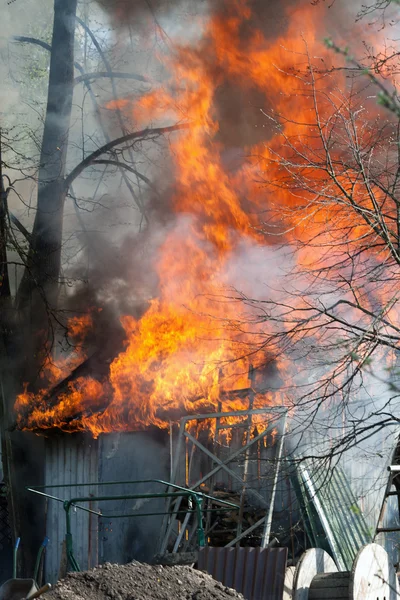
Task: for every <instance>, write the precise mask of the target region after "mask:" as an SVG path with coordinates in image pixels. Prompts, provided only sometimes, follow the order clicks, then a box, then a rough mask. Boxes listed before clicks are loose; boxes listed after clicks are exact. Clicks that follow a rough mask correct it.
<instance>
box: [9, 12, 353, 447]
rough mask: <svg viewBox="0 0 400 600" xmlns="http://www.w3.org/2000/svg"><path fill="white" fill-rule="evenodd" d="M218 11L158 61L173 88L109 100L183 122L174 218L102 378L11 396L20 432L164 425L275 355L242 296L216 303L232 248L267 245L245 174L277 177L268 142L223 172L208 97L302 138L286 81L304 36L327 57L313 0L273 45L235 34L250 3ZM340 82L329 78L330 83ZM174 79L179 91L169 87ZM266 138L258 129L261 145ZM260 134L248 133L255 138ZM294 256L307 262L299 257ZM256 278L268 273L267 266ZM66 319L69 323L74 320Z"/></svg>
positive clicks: (238, 384) (257, 199)
mask: <svg viewBox="0 0 400 600" xmlns="http://www.w3.org/2000/svg"><path fill="white" fill-rule="evenodd" d="M228 6H229V9H228V8H227V14H224V15H222V13H221V14H217V15H216V16H214V17H213V18H211V19H210V20H209V22H208V23H206V24H205V25H204V33H203V37H202V39H201V40H200V42H197V43H196V47H191V46H190V45H188V44H186V45H181V46H178V47H175V48H174V54H173V56H169V57H168V59H167V61H168V66H169V69H170V72H171V85H167V86H165V87H163V88H159V89H156V90H155V91H154V92H152V93H150V94H148V95H146V96H144V97H143V98H142V99H141V100H140V101H139V102H136V103H135V104H132V103H131V101H129V100H126V99H123V100H121V101H118V102H115V101H113V102H112V103H110V104H109V108H117V107H118V108H119V109H120V110H122V111H124V112H125V113H126V114H127V115H129V116H131V118H132V121H133V122H135V124H136V125H138V126H139V125H143V124H144V125H147V124H148V123H149V122H154V121H156V120H157V119H160V120H163V122H165V121H166V120H168V119H169V120H174V121H176V120H185V121H188V122H189V123H190V125H191V126H190V128H189V129H187V130H184V131H182V132H181V133H179V135H176V136H175V137H173V138H171V140H170V149H171V152H170V155H171V160H172V161H173V167H174V186H173V193H172V197H171V199H170V202H171V204H172V207H173V211H174V213H175V215H176V216H177V219H176V222H175V225H174V226H173V227H172V228H171V229H170V230H169V231H168V233H167V234H166V235H165V239H164V242H163V244H162V246H161V248H160V249H159V252H158V259H157V261H156V264H155V269H156V271H157V274H158V276H159V279H160V294H159V297H158V298H157V299H154V300H152V302H151V303H150V307H149V308H148V310H147V312H146V313H145V314H144V316H143V317H142V318H141V319H140V320H135V319H134V318H132V317H129V316H125V317H123V318H122V325H123V327H124V330H125V334H126V347H125V349H124V350H123V352H121V353H120V354H119V355H118V356H117V357H116V358H115V360H114V361H113V362H112V364H111V365H110V370H109V378H108V380H107V381H105V382H101V383H100V382H98V381H95V380H94V379H92V378H86V379H83V378H78V379H76V380H73V381H70V382H69V383H68V386H67V389H64V391H63V392H62V393H60V394H59V395H58V397H57V399H56V401H55V404H54V405H52V403H51V402H50V401H49V400H48V399H46V397H45V396H46V393H45V392H44V391H42V392H41V393H40V394H36V395H33V394H31V393H29V392H27V391H25V392H24V394H21V395H20V396H19V398H18V400H17V404H16V409H17V412H18V414H19V423H20V426H21V427H22V428H29V429H44V428H48V427H54V426H57V427H60V428H62V429H65V430H66V431H75V430H88V431H91V432H92V433H93V435H95V436H97V435H99V434H100V433H101V432H107V431H113V430H114V431H115V430H122V431H123V430H134V429H140V428H143V427H146V426H149V425H156V426H157V427H166V424H167V423H168V419H169V418H170V417H171V415H177V414H183V413H187V412H194V411H196V410H201V408H202V407H212V408H215V407H216V406H217V404H218V401H219V400H220V398H221V389H231V390H235V389H240V388H246V387H249V386H251V382H250V383H249V381H248V369H249V364H250V363H251V364H253V365H254V366H255V367H257V366H258V365H261V364H263V363H264V362H265V361H266V360H267V359H268V357H269V356H270V355H271V354H272V355H273V353H274V349H273V348H268V350H267V351H264V350H261V351H258V352H255V349H256V348H259V344H260V342H262V340H263V339H264V337H263V336H264V335H265V333H266V332H267V331H268V324H267V323H262V322H260V323H257V324H255V325H254V326H253V327H252V328H251V330H250V328H248V327H244V326H243V327H241V326H240V323H244V322H246V320H247V317H248V315H247V313H246V308H245V307H244V305H243V304H242V303H240V302H228V301H224V296H226V295H227V292H226V288H225V287H224V286H226V285H229V283H230V282H229V278H228V277H227V271H228V269H229V261H230V259H231V258H232V255H233V254H234V252H235V250H236V249H237V248H238V247H239V245H240V243H242V241H243V239H248V240H251V244H253V245H254V246H259V247H261V246H262V245H263V244H265V239H264V238H263V237H262V235H261V234H260V232H259V227H258V225H259V219H258V217H257V216H256V215H257V213H259V212H260V211H263V210H264V209H265V207H266V204H267V203H268V199H266V197H265V194H264V193H263V191H262V190H261V189H260V186H259V185H257V184H254V183H252V180H253V179H254V177H253V175H255V173H257V172H258V169H259V161H260V159H261V160H262V161H267V162H268V161H269V166H268V168H269V175H270V179H271V178H273V175H274V172H276V173H275V174H276V177H279V176H280V170H279V166H277V165H274V163H273V161H272V157H273V153H272V151H271V148H272V149H273V148H274V138H272V139H270V140H269V149H267V148H266V147H265V144H264V143H257V144H254V145H252V146H249V147H247V148H246V153H247V155H248V156H249V158H248V159H247V160H246V161H245V162H244V164H243V165H242V166H241V167H240V168H238V169H236V172H234V173H230V172H229V171H228V170H227V168H226V165H225V163H224V160H223V156H222V154H223V152H222V151H223V149H224V146H223V142H222V141H221V139H220V134H221V127H220V121H219V115H218V111H217V105H216V95H217V92H218V89H219V87H220V86H222V85H224V83H225V82H227V81H229V82H230V83H233V84H234V86H237V89H238V90H239V91H240V93H241V92H242V91H244V92H246V90H256V91H257V92H258V93H259V94H261V95H262V96H263V97H264V102H265V106H269V107H271V106H272V107H273V108H274V110H275V111H280V110H286V111H288V110H289V111H290V115H291V120H290V122H289V121H288V122H286V123H285V124H284V125H283V128H284V131H285V134H286V135H287V136H290V135H296V136H297V138H298V139H301V136H302V135H303V133H304V136H306V135H308V128H306V127H305V126H304V125H302V123H303V124H304V123H307V122H309V118H310V116H311V114H312V111H313V98H312V94H310V93H305V92H304V85H306V84H305V83H304V81H302V80H301V77H296V69H297V68H299V69H300V68H304V63H305V62H306V61H307V56H306V54H305V52H306V51H305V47H306V46H305V40H306V42H307V45H308V46H307V47H308V49H309V52H315V53H317V52H318V53H319V55H320V56H321V57H322V58H323V60H324V68H325V69H326V68H329V66H330V64H331V54H330V53H329V51H328V50H327V49H325V48H324V47H323V45H322V44H320V43H319V42H318V41H316V40H317V38H318V37H319V36H318V35H317V34H316V31H318V23H317V22H316V14H315V9H314V8H313V7H312V6H308V7H304V6H303V7H302V9H301V11H300V10H298V11H292V12H291V14H290V15H289V17H290V22H289V26H288V28H287V31H286V33H285V35H284V36H281V37H279V38H278V39H274V40H272V41H271V40H268V39H266V38H265V37H264V36H263V34H262V32H261V31H253V34H252V36H251V37H250V38H249V37H248V36H247V37H246V39H245V40H243V39H242V38H241V31H242V29H243V25H245V24H246V22H248V21H249V19H250V18H251V17H252V14H251V10H250V8H249V6H248V4H247V3H246V2H245V1H243V0H229V3H228V4H227V7H228ZM303 31H305V34H304V36H305V37H304V39H303V34H302V33H301V32H303ZM342 77H343V75H342V74H340V73H339V74H337V75H335V83H336V84H337V83H338V82H340V81H341V78H342ZM176 82H179V86H178V87H177V86H176V85H173V84H174V83H176ZM294 83H295V85H297V86H298V88H297V89H296V88H294V87H293V86H294ZM317 85H321V86H325V87H329V81H328V80H326V79H325V80H324V79H323V78H322V77H321V79H320V81H319V82H318V84H317ZM171 90H172V91H171ZM239 91H238V93H239ZM271 135H272V134H271V132H270V131H267V130H266V131H265V135H264V140H267V139H268V137H270V136H271ZM262 137H263V136H261V138H260V136H259V135H258V137H257V140H258V142H259V140H260V139H262ZM276 143H277V144H278V143H279V142H278V141H277V142H276ZM256 157H257V158H256ZM277 195H278V196H279V197H278V199H277V201H278V202H279V203H282V206H283V207H285V206H291V205H292V204H293V203H294V202H295V199H293V196H292V195H291V194H290V193H289V192H288V193H285V192H284V190H282V189H280V191H279V192H278V194H277ZM355 235H359V232H358V233H355ZM301 260H303V262H304V264H306V262H307V256H306V255H304V257H303V259H301ZM264 276H265V278H266V279H267V278H268V273H267V272H265V273H264ZM245 285H246V284H245ZM244 291H245V290H244ZM70 325H71V327H72V329H73V328H74V323H71V324H70ZM76 336H77V333H76V334H75V337H76ZM275 360H276V364H277V368H278V371H280V373H281V377H283V378H284V377H285V369H286V367H287V364H286V362H285V360H284V359H283V358H280V359H279V361H278V359H275ZM59 379H60V378H59ZM266 387H268V382H267V385H266ZM281 402H282V395H281V393H280V392H273V391H268V392H263V393H259V394H257V395H256V396H255V399H254V406H255V407H259V406H265V405H269V404H281ZM223 407H224V408H225V409H231V410H232V409H233V408H235V409H243V408H247V407H248V401H247V400H241V399H238V398H237V397H236V398H235V397H234V395H233V396H232V399H230V400H228V399H226V400H225V401H224V402H223Z"/></svg>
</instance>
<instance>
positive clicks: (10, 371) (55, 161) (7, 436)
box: [0, 0, 184, 573]
mask: <svg viewBox="0 0 400 600" xmlns="http://www.w3.org/2000/svg"><path fill="white" fill-rule="evenodd" d="M77 23H78V25H79V27H80V28H81V29H82V30H83V31H84V32H85V35H86V36H88V37H89V38H90V40H91V41H92V44H93V46H94V48H95V50H96V52H97V53H98V55H99V59H100V62H102V63H103V66H102V68H101V69H98V70H96V71H93V72H86V70H85V68H84V67H82V66H81V65H80V64H79V63H77V61H76V60H75V56H74V48H75V45H76V42H75V39H76V35H75V32H76V25H77ZM15 41H17V42H18V43H24V44H30V45H32V44H34V45H35V46H36V47H39V48H42V49H43V51H44V52H49V53H50V65H49V82H48V91H47V105H46V109H45V113H44V123H43V134H42V139H41V140H40V141H39V145H40V148H39V150H40V158H39V168H38V171H37V173H33V172H32V173H31V174H29V175H26V171H24V170H23V171H22V173H21V172H19V174H18V175H17V176H16V178H15V181H12V180H11V179H9V178H8V177H7V176H6V174H5V173H4V169H3V171H2V173H0V176H1V184H2V188H1V192H0V236H1V238H0V276H1V281H0V284H1V285H0V315H1V316H0V327H1V331H0V334H1V349H2V351H1V355H2V360H1V364H0V369H1V371H0V382H1V397H2V410H1V416H2V419H1V438H2V444H3V462H4V472H5V477H6V479H7V483H8V484H9V505H10V507H12V521H13V529H14V535H15V536H16V535H20V534H21V532H22V531H24V535H25V543H24V545H23V562H24V565H23V566H24V571H25V572H26V573H30V572H31V571H32V569H33V562H32V561H33V552H34V549H35V547H36V546H37V544H38V543H40V540H41V538H42V536H43V532H42V531H41V530H40V527H38V528H36V530H35V529H34V528H32V527H29V526H28V525H29V522H32V520H36V519H37V521H38V523H40V522H43V519H40V511H41V510H42V507H41V506H36V505H33V504H31V503H30V499H29V498H28V496H27V495H26V494H25V492H24V487H25V485H26V483H27V481H28V480H29V481H31V482H32V483H41V481H42V477H43V455H42V452H43V448H42V442H41V441H40V440H38V439H37V438H36V439H35V436H29V434H22V435H21V434H19V433H18V432H10V431H9V428H10V425H11V424H12V423H13V422H14V401H15V397H16V395H17V394H18V393H19V392H20V391H21V389H22V384H23V383H24V382H29V384H30V385H31V386H32V389H35V385H36V384H37V381H38V375H39V373H40V371H41V368H42V366H43V362H44V361H45V360H46V359H47V357H48V355H49V353H50V354H51V352H52V349H53V344H54V340H55V335H56V333H55V332H56V331H57V328H59V327H60V326H62V327H65V322H64V321H63V320H62V319H61V318H60V314H61V313H60V308H62V307H60V303H59V297H60V289H61V287H62V277H61V268H62V260H61V252H62V247H63V220H64V208H65V203H66V201H67V199H68V198H69V197H72V198H73V199H74V201H76V197H75V195H74V193H73V190H72V184H73V182H74V181H75V180H76V179H77V178H78V177H79V176H80V175H82V173H83V172H84V170H85V169H87V168H88V167H90V166H92V165H94V166H96V165H97V166H98V165H99V164H102V165H103V168H104V170H105V169H108V168H110V167H111V168H112V169H113V170H114V171H115V168H117V171H118V172H119V173H120V174H121V176H122V179H123V181H124V182H125V185H126V186H127V188H128V189H129V191H130V193H131V194H132V196H133V198H134V201H135V202H136V204H137V206H138V208H139V210H140V211H141V212H142V213H143V214H144V213H145V209H144V206H143V203H142V201H141V199H140V197H139V195H138V194H137V193H136V192H135V190H134V189H133V185H132V183H131V181H130V179H129V178H128V175H127V174H128V173H130V174H131V175H133V176H134V177H136V179H137V180H138V181H139V180H140V182H141V184H142V185H143V184H145V185H147V184H148V183H149V180H148V179H147V178H146V177H145V176H144V175H142V174H141V173H139V171H138V170H137V168H136V166H135V157H134V151H135V145H136V144H137V143H138V142H141V141H142V142H143V141H144V140H149V141H151V140H153V139H156V138H159V137H160V136H162V135H163V134H165V133H172V132H175V131H178V130H179V129H180V128H181V127H183V126H184V125H179V124H178V125H173V126H170V127H164V128H158V129H145V130H141V131H133V132H132V131H129V130H128V129H127V128H126V126H125V124H124V122H123V120H122V117H121V115H120V114H119V115H118V118H119V128H120V130H121V131H120V134H119V135H117V136H116V137H114V138H111V137H110V136H109V135H108V133H107V131H106V128H105V125H104V123H103V122H102V119H101V113H100V110H99V106H98V101H97V99H96V95H95V94H94V92H93V89H92V83H93V81H96V80H98V79H100V78H102V79H105V80H106V81H108V82H109V83H111V87H112V94H113V97H114V98H115V99H116V97H117V91H116V87H115V80H117V79H126V80H132V79H133V80H136V81H141V82H146V81H147V78H146V77H143V76H139V75H135V74H132V73H126V74H125V73H122V72H120V71H115V72H114V71H113V70H112V68H111V65H110V63H109V62H108V60H107V58H106V54H105V52H103V50H102V48H101V45H100V44H99V42H98V41H97V39H96V36H95V35H94V34H93V32H92V31H91V30H90V28H89V26H88V25H87V23H86V22H85V21H82V20H80V19H79V18H78V16H77V0H66V1H64V0H55V2H54V22H53V33H52V41H51V44H48V43H47V42H46V41H43V40H38V39H36V38H32V37H29V36H26V37H21V36H20V37H18V38H15ZM76 71H78V75H77V76H76V75H75V72H76ZM82 84H83V85H84V86H85V89H86V92H87V94H88V95H89V97H90V98H91V100H92V109H91V110H92V112H93V113H94V115H95V117H97V119H98V122H99V125H100V131H101V133H102V137H103V141H102V142H101V143H95V144H94V145H93V143H92V147H91V148H90V149H89V150H85V149H84V148H83V149H82V160H81V161H80V162H78V163H75V165H74V167H73V168H72V169H70V170H69V172H68V166H67V163H68V161H67V156H68V152H69V149H70V146H71V145H70V143H69V140H70V134H71V115H72V112H73V98H74V89H75V90H76V88H77V86H79V85H82ZM4 139H5V136H4V133H3V140H4ZM9 147H10V150H11V152H12V143H11V144H10V145H9ZM123 150H124V152H123ZM127 157H128V158H127ZM2 165H3V162H2ZM97 168H98V167H97ZM24 177H29V178H30V179H32V180H34V181H36V182H37V201H36V204H35V219H34V223H33V227H32V230H31V231H28V230H27V228H25V227H24V225H23V224H22V223H21V222H20V221H19V220H18V219H17V218H16V217H15V216H14V215H12V214H11V212H10V210H9V208H8V197H9V194H10V193H14V192H15V193H16V183H17V182H18V179H19V178H24ZM16 233H17V234H18V236H19V240H20V239H21V237H22V239H23V240H24V244H23V247H22V246H21V243H20V241H18V240H17V239H16ZM10 244H11V245H10ZM10 252H11V253H12V256H17V257H18V261H17V262H18V268H19V269H22V271H23V274H22V277H21V280H20V283H19V285H18V288H17V289H16V290H13V289H12V286H11V285H10V269H12V267H13V265H14V264H15V262H16V261H14V260H13V259H12V258H10V256H11V254H10ZM37 511H39V513H37Z"/></svg>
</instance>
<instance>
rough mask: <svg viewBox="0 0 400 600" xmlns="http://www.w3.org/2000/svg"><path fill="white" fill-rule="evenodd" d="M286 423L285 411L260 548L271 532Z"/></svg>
mask: <svg viewBox="0 0 400 600" xmlns="http://www.w3.org/2000/svg"><path fill="white" fill-rule="evenodd" d="M286 423H287V413H286V415H285V420H284V421H283V430H282V435H281V439H280V441H279V447H278V456H277V462H276V469H275V475H274V482H273V485H272V494H271V503H270V505H269V509H268V517H267V520H266V521H265V526H264V532H263V536H262V539H261V548H266V547H267V546H268V541H269V536H270V533H271V525H272V517H273V514H274V504H275V496H276V486H277V483H278V476H279V468H280V465H281V462H282V451H283V442H284V439H285V434H286Z"/></svg>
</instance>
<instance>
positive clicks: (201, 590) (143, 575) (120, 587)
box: [45, 562, 243, 600]
mask: <svg viewBox="0 0 400 600" xmlns="http://www.w3.org/2000/svg"><path fill="white" fill-rule="evenodd" d="M45 598H46V600H172V599H173V598H180V599H181V600H234V599H235V598H237V599H242V600H243V596H242V594H239V593H238V592H236V591H235V590H232V589H231V588H227V587H225V586H224V585H223V584H222V583H219V582H218V581H215V579H213V578H212V577H211V576H210V575H207V574H206V573H203V572H201V571H197V570H196V569H193V568H191V567H187V566H175V567H163V566H161V565H155V566H151V565H146V564H141V563H137V562H133V563H129V564H127V565H112V564H110V563H106V564H104V565H102V566H99V567H96V568H95V569H92V570H91V571H85V572H82V573H69V574H68V575H67V576H66V578H65V579H63V580H61V581H59V582H58V583H57V585H56V586H55V587H54V589H53V590H52V591H51V592H49V593H48V594H46V596H45Z"/></svg>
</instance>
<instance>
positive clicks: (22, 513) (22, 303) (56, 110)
mask: <svg viewBox="0 0 400 600" xmlns="http://www.w3.org/2000/svg"><path fill="white" fill-rule="evenodd" d="M76 7H77V0H55V1H54V27H53V40H52V50H51V59H50V74H49V88H48V99H47V110H46V116H45V124H44V132H43V141H42V150H41V157H40V169H39V178H38V196H37V210H36V217H35V222H34V226H33V231H32V235H31V244H30V249H29V252H28V256H27V263H26V269H25V272H24V274H23V277H22V280H21V283H20V286H19V289H18V292H17V295H16V300H15V306H14V308H15V309H16V314H17V315H18V326H15V328H14V331H13V335H12V339H13V345H12V347H10V346H9V345H8V344H7V343H6V344H5V342H6V337H7V336H5V335H4V334H5V332H4V330H3V331H2V332H1V333H2V344H3V348H4V349H5V352H6V354H7V357H6V358H7V363H8V365H12V367H13V371H10V370H9V369H5V368H4V367H3V368H2V369H1V381H0V383H1V384H2V389H1V390H0V392H1V396H2V399H3V405H4V411H3V414H4V417H5V419H4V422H5V423H7V424H9V423H10V422H11V421H12V420H13V419H14V415H13V406H14V402H15V396H16V394H17V393H18V392H19V391H21V386H22V384H23V383H24V382H25V381H27V382H29V383H30V384H31V383H32V382H35V379H36V378H37V375H38V373H39V371H40V367H41V364H42V360H43V354H44V350H45V352H50V351H51V347H50V346H49V339H51V338H50V334H49V332H51V331H52V327H51V326H52V314H53V313H54V311H56V310H57V296H58V288H59V276H60V262H61V246H62V226H63V210H64V202H65V186H64V176H65V167H66V157H67V150H68V135H69V128H70V119H71V110H72V96H73V85H74V83H73V80H74V32H75V17H76ZM0 262H1V257H0ZM3 438H4V439H3V450H5V452H6V455H5V456H3V463H4V464H5V465H7V470H8V484H9V487H10V488H11V490H12V499H11V500H12V501H11V503H10V508H11V509H12V518H13V525H14V527H13V529H14V534H15V535H19V536H21V553H20V555H21V562H20V566H21V570H20V576H29V577H31V576H32V573H33V569H34V563H35V556H36V553H37V550H38V547H39V544H40V543H41V541H42V540H43V537H44V533H45V530H44V526H45V518H44V503H43V502H41V501H39V500H38V497H37V496H36V497H35V496H34V495H33V494H29V493H28V492H26V490H25V487H26V486H27V485H32V484H36V485H40V484H42V483H43V478H44V459H45V457H44V444H43V440H42V439H41V438H38V437H37V436H35V435H33V434H29V433H26V432H14V433H10V432H4V431H3ZM48 533H49V536H51V532H48Z"/></svg>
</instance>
